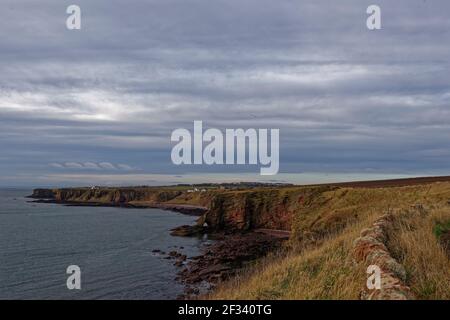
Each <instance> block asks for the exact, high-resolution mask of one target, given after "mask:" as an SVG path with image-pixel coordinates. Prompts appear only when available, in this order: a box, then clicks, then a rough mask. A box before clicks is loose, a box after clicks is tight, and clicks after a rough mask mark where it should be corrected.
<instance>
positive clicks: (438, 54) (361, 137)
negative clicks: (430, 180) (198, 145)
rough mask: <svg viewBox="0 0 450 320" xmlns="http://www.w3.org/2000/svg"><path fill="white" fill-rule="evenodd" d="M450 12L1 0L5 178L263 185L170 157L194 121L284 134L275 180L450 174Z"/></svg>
mask: <svg viewBox="0 0 450 320" xmlns="http://www.w3.org/2000/svg"><path fill="white" fill-rule="evenodd" d="M70 4H77V5H79V6H80V7H81V10H82V29H81V30H75V31H71V30H67V29H66V25H65V23H66V18H67V16H68V15H67V14H66V12H65V11H66V8H67V6H68V5H70ZM370 4H378V5H379V6H380V7H381V10H382V30H377V31H370V30H368V29H367V28H366V18H367V14H366V8H367V7H368V6H369V5H370ZM449 15H450V2H449V1H448V0H441V1H440V0H396V1H392V0H386V1H381V0H371V1H365V0H354V1H350V0H339V1H329V0H327V1H318V0H308V1H305V0H281V1H280V0H156V1H144V0H141V1H138V0H127V1H125V0H122V1H117V0H95V1H93V0H86V1H82V0H78V1H61V0H54V1H49V0H40V1H34V0H27V1H24V0H2V1H1V3H0V150H1V151H0V185H1V186H59V185H89V184H94V183H97V184H121V185H123V184H136V183H138V184H159V183H179V182H191V181H194V180H195V182H199V181H202V180H207V181H220V180H226V179H243V178H245V179H250V176H252V175H254V176H253V178H254V179H258V172H259V167H258V166H256V167H255V166H250V167H249V166H233V167H224V166H213V167H207V168H205V167H194V166H181V167H177V166H175V165H173V164H172V162H171V159H170V152H171V148H172V146H173V144H171V142H170V134H171V132H172V131H173V130H174V129H176V128H187V129H190V130H192V127H193V121H194V120H203V122H204V124H205V126H207V127H216V128H220V129H224V128H238V127H242V128H279V129H280V136H281V138H280V139H281V140H280V173H281V174H280V175H279V176H275V177H271V178H270V179H272V180H274V181H275V180H277V181H291V180H292V178H293V177H297V178H296V179H297V181H295V182H300V183H301V182H305V181H306V180H305V181H304V180H302V177H304V178H305V177H308V179H309V180H308V181H306V182H312V181H314V179H315V178H314V177H315V176H314V175H315V174H316V177H319V176H321V177H322V178H323V177H337V176H339V175H341V177H353V178H355V177H356V178H358V177H359V178H361V177H366V176H370V175H374V176H390V175H393V176H394V175H400V176H402V175H404V176H407V175H425V174H426V175H431V174H450V161H449V160H450V77H449V74H450V18H449ZM224 173H228V174H227V175H224ZM302 175H303V176H302ZM253 178H252V179H253ZM305 179H306V178H305ZM317 179H319V178H317ZM325 179H326V178H325ZM330 179H331V178H330ZM310 180H311V181H310Z"/></svg>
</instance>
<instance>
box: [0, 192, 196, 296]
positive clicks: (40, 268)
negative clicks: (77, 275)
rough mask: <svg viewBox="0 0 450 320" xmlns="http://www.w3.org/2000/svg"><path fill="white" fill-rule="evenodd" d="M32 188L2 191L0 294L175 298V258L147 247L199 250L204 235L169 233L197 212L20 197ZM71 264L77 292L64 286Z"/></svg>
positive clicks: (177, 289)
mask: <svg viewBox="0 0 450 320" xmlns="http://www.w3.org/2000/svg"><path fill="white" fill-rule="evenodd" d="M30 193H31V190H0V299H173V298H176V297H177V296H178V295H179V294H180V293H182V291H183V287H182V285H181V284H179V283H177V282H176V281H175V280H174V278H175V276H176V273H177V270H178V268H177V267H174V266H173V265H172V264H173V260H166V259H163V256H160V255H157V254H154V253H152V250H154V249H161V250H164V251H166V252H168V251H170V250H177V251H179V252H182V253H184V254H186V255H187V256H188V257H189V256H193V255H198V254H199V247H200V245H201V243H202V241H204V240H201V239H197V238H181V237H172V236H170V235H169V232H168V231H169V229H171V228H173V227H176V226H179V225H183V224H191V223H193V222H194V221H195V219H196V217H192V216H186V215H182V214H179V213H174V212H170V211H163V210H159V209H124V208H107V207H103V208H102V207H67V206H62V205H56V204H37V203H29V202H28V201H30V200H31V199H26V198H24V196H26V195H29V194H30ZM174 246H177V247H180V246H183V247H184V249H179V248H175V247H174ZM69 265H78V266H79V267H80V268H81V290H68V289H67V286H66V281H67V277H69V275H67V274H66V269H67V267H68V266H69Z"/></svg>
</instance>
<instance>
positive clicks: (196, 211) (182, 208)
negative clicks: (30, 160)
mask: <svg viewBox="0 0 450 320" xmlns="http://www.w3.org/2000/svg"><path fill="white" fill-rule="evenodd" d="M27 198H30V199H35V200H31V201H29V202H30V203H50V204H59V205H63V206H68V207H115V208H128V209H161V210H167V211H174V212H178V213H182V214H186V215H191V216H201V215H202V214H204V213H205V212H206V211H207V210H208V208H206V207H202V206H194V205H187V204H186V205H185V204H170V203H151V204H149V203H141V204H139V203H125V202H124V203H119V204H117V203H115V202H111V203H106V202H94V201H93V202H88V201H86V202H81V201H57V200H55V199H39V198H35V197H31V196H28V197H27Z"/></svg>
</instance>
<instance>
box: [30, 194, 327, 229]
mask: <svg viewBox="0 0 450 320" xmlns="http://www.w3.org/2000/svg"><path fill="white" fill-rule="evenodd" d="M330 189H332V187H290V188H273V189H272V188H260V189H249V190H225V191H224V190H217V189H216V190H210V191H207V192H188V191H187V189H179V188H178V189H177V188H169V187H166V188H164V187H161V188H151V187H148V188H145V187H142V188H96V189H90V188H67V189H53V190H50V189H36V190H34V192H33V195H32V196H31V197H33V198H38V199H52V200H54V201H55V202H57V203H72V204H88V205H89V204H95V205H113V206H135V207H152V206H155V205H158V206H159V207H163V208H167V209H174V210H176V211H180V212H183V213H194V212H184V211H183V208H181V207H182V206H184V209H185V208H186V207H188V208H189V207H206V208H207V209H208V210H207V211H205V210H203V212H204V213H203V214H202V216H201V218H200V219H199V220H198V226H204V225H206V226H207V227H208V230H210V231H222V230H228V231H248V230H252V229H276V230H289V231H290V230H291V229H292V222H293V217H294V216H295V215H296V214H297V213H298V212H300V211H302V210H304V209H307V208H308V207H309V206H310V205H311V204H312V203H314V201H317V199H318V198H320V194H321V193H322V192H324V191H326V190H330ZM188 210H191V211H192V209H191V208H189V209H188ZM195 213H196V214H199V213H200V214H201V213H202V212H195Z"/></svg>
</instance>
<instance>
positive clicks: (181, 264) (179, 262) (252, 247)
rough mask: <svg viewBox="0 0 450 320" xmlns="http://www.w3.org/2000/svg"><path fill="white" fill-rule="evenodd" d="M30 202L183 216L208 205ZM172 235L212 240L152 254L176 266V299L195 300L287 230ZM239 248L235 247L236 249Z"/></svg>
mask: <svg viewBox="0 0 450 320" xmlns="http://www.w3.org/2000/svg"><path fill="white" fill-rule="evenodd" d="M27 198H30V199H34V200H31V201H29V202H31V203H44V204H57V205H63V206H74V207H116V208H131V209H162V210H167V211H173V212H178V213H181V214H185V215H190V216H197V217H201V216H202V215H203V214H204V213H205V212H206V211H207V210H208V208H206V207H202V206H194V205H181V204H167V203H145V202H142V203H139V204H136V203H134V204H131V203H119V204H117V203H115V202H112V203H106V202H81V201H57V200H56V199H42V198H37V197H33V196H28V197H27ZM169 233H170V235H171V236H175V237H199V236H205V235H207V236H208V237H210V239H211V240H213V241H214V243H209V244H203V245H201V246H200V248H199V249H200V252H201V253H200V254H199V255H197V256H194V257H186V255H183V254H182V253H180V252H177V251H175V250H174V251H171V252H169V253H168V254H166V253H163V252H162V251H161V250H159V249H155V250H153V252H154V253H163V254H164V255H165V257H164V258H163V259H167V260H172V261H174V262H173V265H174V266H176V267H178V268H179V271H177V273H176V277H175V279H174V280H176V281H178V282H180V283H181V284H182V285H183V286H184V293H183V294H180V295H179V296H178V297H177V299H178V300H191V299H196V298H198V297H199V296H201V295H205V294H209V293H211V292H212V291H213V290H214V288H215V287H216V286H217V285H218V284H219V283H220V282H223V281H226V280H229V279H231V278H232V277H233V276H235V275H236V274H237V273H238V272H239V270H241V269H243V268H245V267H246V266H248V265H249V264H251V263H254V262H256V261H257V260H258V259H260V258H263V257H264V256H266V255H267V254H269V253H270V252H273V251H275V250H276V249H280V248H281V247H282V244H283V242H284V241H285V240H287V239H288V238H289V232H288V231H281V230H275V231H274V232H271V231H270V230H266V229H256V230H250V231H246V232H242V231H241V232H238V231H230V230H229V231H214V230H210V229H209V228H207V227H203V226H199V225H198V224H196V225H181V226H178V227H175V228H173V229H171V230H169ZM236 248H239V250H236Z"/></svg>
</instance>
